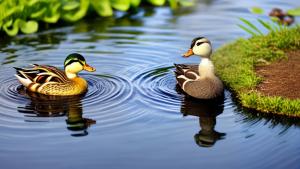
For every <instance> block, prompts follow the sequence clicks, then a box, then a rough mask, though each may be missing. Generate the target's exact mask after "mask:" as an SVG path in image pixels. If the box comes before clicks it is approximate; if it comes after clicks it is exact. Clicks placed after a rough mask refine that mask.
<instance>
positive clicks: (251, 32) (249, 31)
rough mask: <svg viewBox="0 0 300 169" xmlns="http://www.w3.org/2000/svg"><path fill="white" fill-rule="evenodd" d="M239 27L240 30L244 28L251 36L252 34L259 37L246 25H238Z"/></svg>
mask: <svg viewBox="0 0 300 169" xmlns="http://www.w3.org/2000/svg"><path fill="white" fill-rule="evenodd" d="M238 26H239V27H240V28H242V29H243V30H244V31H246V32H248V33H249V34H251V35H252V36H257V33H255V32H253V31H251V30H250V29H248V28H246V27H245V26H244V25H241V24H238Z"/></svg>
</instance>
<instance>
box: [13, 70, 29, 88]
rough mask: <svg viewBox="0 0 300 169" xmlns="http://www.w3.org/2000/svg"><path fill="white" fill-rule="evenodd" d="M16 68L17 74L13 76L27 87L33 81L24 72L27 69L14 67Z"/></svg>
mask: <svg viewBox="0 0 300 169" xmlns="http://www.w3.org/2000/svg"><path fill="white" fill-rule="evenodd" d="M14 68H15V69H16V72H17V74H15V76H16V77H17V79H18V80H19V81H20V83H22V84H23V85H24V86H25V87H28V86H29V85H30V84H31V83H33V81H32V78H31V77H30V76H28V75H26V72H27V71H29V70H26V69H22V68H18V67H14Z"/></svg>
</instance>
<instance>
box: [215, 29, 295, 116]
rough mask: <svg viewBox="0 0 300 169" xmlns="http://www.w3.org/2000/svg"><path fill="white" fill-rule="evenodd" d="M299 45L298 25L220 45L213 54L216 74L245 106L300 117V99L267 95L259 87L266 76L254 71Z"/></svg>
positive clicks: (281, 57)
mask: <svg viewBox="0 0 300 169" xmlns="http://www.w3.org/2000/svg"><path fill="white" fill-rule="evenodd" d="M296 49H300V27H299V26H298V27H295V28H291V29H283V30H281V31H279V32H271V33H269V34H268V35H265V36H255V37H252V38H250V39H238V40H237V41H235V42H233V43H230V44H227V45H225V46H223V47H221V48H219V49H218V50H217V51H216V52H215V53H214V55H213V61H214V64H215V66H216V71H217V74H218V75H219V76H220V77H221V79H222V80H223V81H224V83H225V84H226V85H227V86H228V87H229V88H230V89H231V90H232V91H233V92H235V94H236V96H237V98H238V100H239V101H240V102H241V104H242V105H243V106H244V107H247V108H253V109H256V110H259V111H262V112H266V113H275V114H281V115H288V116H293V117H300V99H294V100H292V99H287V98H283V97H279V96H278V97H274V96H273V97H271V96H264V95H263V94H262V93H260V92H258V91H257V90H256V87H257V85H258V84H259V83H260V82H262V80H263V79H262V78H261V77H259V76H258V75H257V74H256V73H255V66H258V65H263V64H269V63H272V62H274V61H276V60H278V59H284V58H286V55H285V51H289V50H296ZM295 90H299V89H295ZM290 92H293V91H290Z"/></svg>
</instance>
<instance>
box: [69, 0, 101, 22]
mask: <svg viewBox="0 0 300 169" xmlns="http://www.w3.org/2000/svg"><path fill="white" fill-rule="evenodd" d="M101 2H102V1H101ZM89 3H90V1H88V0H80V8H79V10H78V11H76V12H74V10H76V9H74V10H72V11H68V12H67V13H65V14H64V15H63V18H64V19H65V20H66V21H70V22H75V21H78V20H79V19H81V18H83V17H84V16H85V14H86V12H87V10H88V8H89Z"/></svg>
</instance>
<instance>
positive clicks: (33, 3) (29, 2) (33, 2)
mask: <svg viewBox="0 0 300 169" xmlns="http://www.w3.org/2000/svg"><path fill="white" fill-rule="evenodd" d="M38 2H39V0H29V1H28V2H27V5H28V6H34V5H36V3H38Z"/></svg>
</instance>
